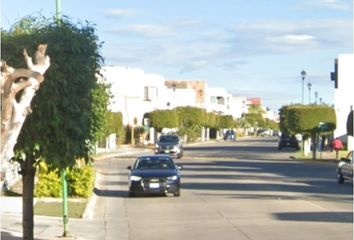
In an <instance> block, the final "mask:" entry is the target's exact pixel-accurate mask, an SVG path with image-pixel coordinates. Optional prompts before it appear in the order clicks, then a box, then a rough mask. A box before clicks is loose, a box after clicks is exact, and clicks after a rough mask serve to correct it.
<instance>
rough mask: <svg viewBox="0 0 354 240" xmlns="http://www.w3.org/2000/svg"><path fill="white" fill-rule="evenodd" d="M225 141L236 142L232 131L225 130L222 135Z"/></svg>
mask: <svg viewBox="0 0 354 240" xmlns="http://www.w3.org/2000/svg"><path fill="white" fill-rule="evenodd" d="M224 140H225V141H236V133H235V131H233V130H227V131H226V133H225V134H224Z"/></svg>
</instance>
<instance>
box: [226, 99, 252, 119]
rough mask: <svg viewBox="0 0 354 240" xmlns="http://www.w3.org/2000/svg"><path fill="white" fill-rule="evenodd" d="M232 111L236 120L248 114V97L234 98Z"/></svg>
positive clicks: (231, 106) (231, 105)
mask: <svg viewBox="0 0 354 240" xmlns="http://www.w3.org/2000/svg"><path fill="white" fill-rule="evenodd" d="M230 111H231V113H232V116H233V117H234V118H241V117H242V114H244V113H247V112H248V107H247V98H246V97H232V98H231V103H230Z"/></svg>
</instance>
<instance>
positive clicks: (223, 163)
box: [2, 138, 353, 240]
mask: <svg viewBox="0 0 354 240" xmlns="http://www.w3.org/2000/svg"><path fill="white" fill-rule="evenodd" d="M150 153H151V154H152V153H153V152H152V151H149V150H145V151H144V152H141V151H134V154H130V155H124V154H123V155H117V154H113V155H111V156H109V157H107V158H102V159H100V160H98V161H96V163H95V167H96V168H97V184H96V188H95V196H94V201H92V202H93V204H92V212H91V214H89V216H88V217H87V218H86V219H78V220H70V228H71V229H70V230H71V232H72V233H73V238H75V239H124V240H125V239H129V240H141V239H154V240H158V239H193V240H199V239H203V240H209V239H210V240H211V239H213V240H214V239H218V240H222V239H237V240H243V239H248V240H266V239H267V240H268V239H271V240H278V239H279V240H284V239H287V240H300V239H306V240H307V239H314V240H317V239H318V240H334V239H341V240H352V239H353V185H352V184H351V183H345V184H343V185H340V184H337V182H336V173H335V169H336V165H335V164H334V163H333V162H329V163H327V162H311V161H309V162H302V161H298V160H295V159H293V158H290V157H291V156H293V154H294V151H293V150H292V149H286V150H284V151H281V152H279V151H278V150H277V147H276V141H275V140H274V139H272V138H259V139H242V140H238V141H236V142H213V143H203V144H198V145H188V146H186V148H185V156H184V157H183V159H177V160H176V162H177V163H178V164H181V165H182V166H183V170H182V191H181V196H180V197H172V196H167V197H166V196H142V197H137V198H129V197H128V191H127V190H128V174H129V171H128V170H127V166H128V165H131V164H132V163H133V162H134V160H135V157H136V155H140V154H143V155H145V154H150ZM8 218H9V216H7V219H8ZM5 220H6V219H5ZM55 221H56V222H55ZM5 223H6V222H5ZM2 224H3V219H2ZM41 224H42V225H41ZM60 224H61V223H60V220H58V219H47V220H46V219H44V220H43V218H41V219H38V221H37V225H36V227H35V232H36V233H37V236H38V237H39V238H38V239H53V238H55V237H58V236H59V235H60V231H61V229H60ZM47 225H50V226H52V227H51V228H50V227H47V228H45V226H47ZM11 227H13V228H14V227H16V225H15V224H13V225H11V224H10V223H9V224H8V228H7V229H11ZM17 227H20V226H17ZM2 229H3V225H2ZM50 231H51V232H50ZM44 233H46V234H44ZM3 234H5V233H3V232H2V236H5V237H9V236H7V235H3ZM50 236H52V238H50ZM6 239H16V238H6ZM18 239H19V238H18Z"/></svg>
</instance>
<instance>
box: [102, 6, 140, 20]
mask: <svg viewBox="0 0 354 240" xmlns="http://www.w3.org/2000/svg"><path fill="white" fill-rule="evenodd" d="M104 14H105V15H106V16H108V17H115V18H122V17H133V16H136V15H138V14H140V11H137V10H134V9H121V8H112V9H107V10H105V11H104Z"/></svg>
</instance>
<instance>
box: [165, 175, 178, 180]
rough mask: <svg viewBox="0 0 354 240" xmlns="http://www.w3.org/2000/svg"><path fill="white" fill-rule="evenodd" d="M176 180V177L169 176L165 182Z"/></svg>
mask: <svg viewBox="0 0 354 240" xmlns="http://www.w3.org/2000/svg"><path fill="white" fill-rule="evenodd" d="M177 179H178V177H177V175H174V176H171V177H167V180H170V181H175V180H177Z"/></svg>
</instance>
